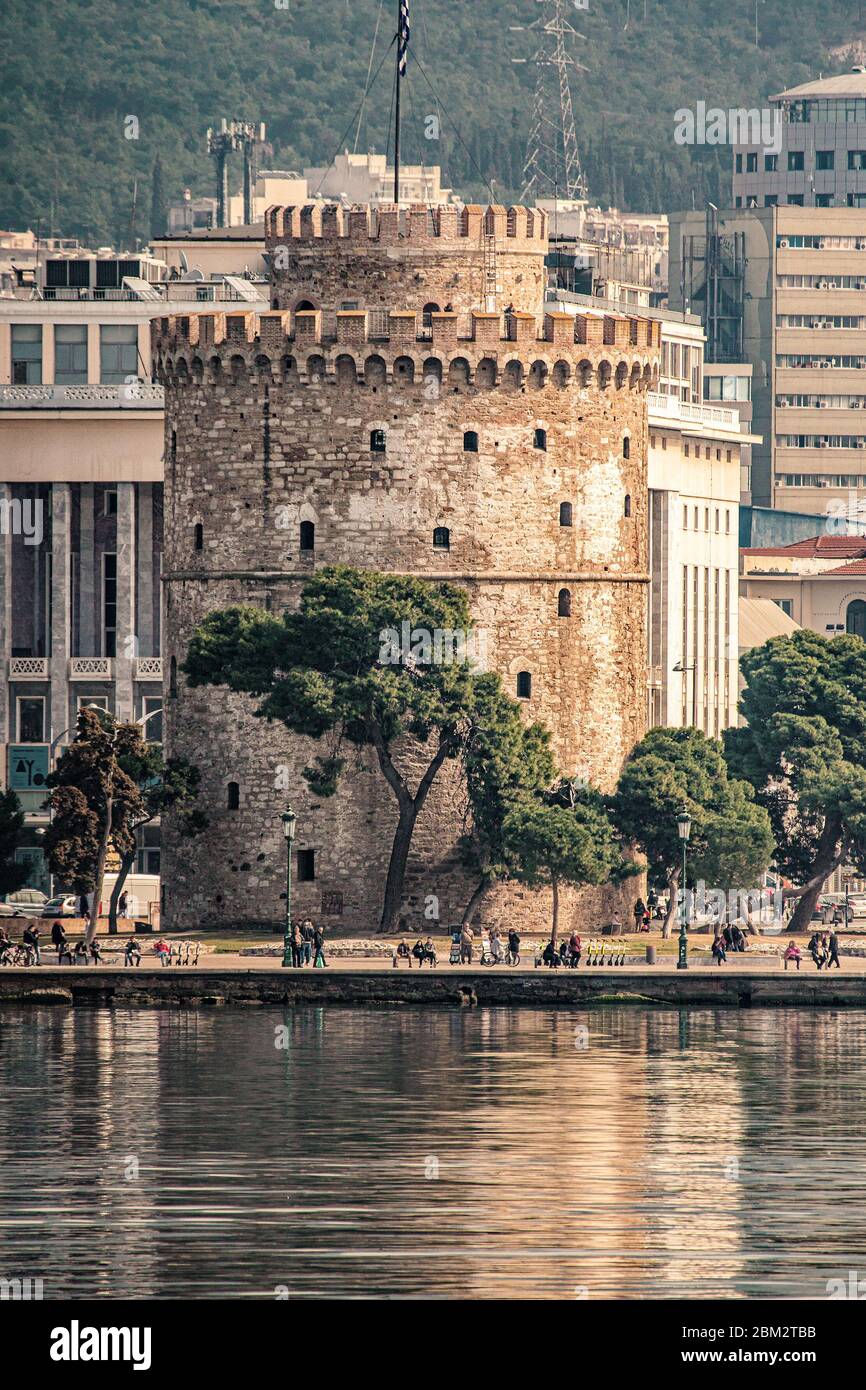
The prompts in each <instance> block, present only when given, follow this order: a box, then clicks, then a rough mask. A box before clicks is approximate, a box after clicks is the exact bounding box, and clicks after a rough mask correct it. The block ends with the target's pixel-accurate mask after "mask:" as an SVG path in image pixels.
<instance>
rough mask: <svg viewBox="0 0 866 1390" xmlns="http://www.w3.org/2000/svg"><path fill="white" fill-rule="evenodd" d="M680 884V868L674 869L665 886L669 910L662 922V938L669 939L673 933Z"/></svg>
mask: <svg viewBox="0 0 866 1390" xmlns="http://www.w3.org/2000/svg"><path fill="white" fill-rule="evenodd" d="M679 886H680V870H679V869H674V871H673V873H672V874H671V876H670V878H669V879H668V881H667V883H666V885H665V887H666V890H667V895H668V910H667V912H666V913H665V920H664V922H663V923H662V940H664V941H669V940H670V935H671V923H672V922H673V920H674V914H675V913H676V910H677V889H678V888H679Z"/></svg>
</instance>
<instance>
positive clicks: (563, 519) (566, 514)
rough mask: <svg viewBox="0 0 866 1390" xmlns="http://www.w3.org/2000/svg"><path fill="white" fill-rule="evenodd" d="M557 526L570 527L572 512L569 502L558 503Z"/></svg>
mask: <svg viewBox="0 0 866 1390" xmlns="http://www.w3.org/2000/svg"><path fill="white" fill-rule="evenodd" d="M559 524H560V526H572V525H573V524H574V522H573V520H572V510H571V503H570V502H560V504H559Z"/></svg>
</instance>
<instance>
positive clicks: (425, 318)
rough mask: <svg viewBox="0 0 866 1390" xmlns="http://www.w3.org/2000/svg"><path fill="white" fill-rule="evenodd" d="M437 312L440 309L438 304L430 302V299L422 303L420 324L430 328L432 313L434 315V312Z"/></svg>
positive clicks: (439, 311) (431, 325)
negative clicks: (426, 302) (428, 301)
mask: <svg viewBox="0 0 866 1390" xmlns="http://www.w3.org/2000/svg"><path fill="white" fill-rule="evenodd" d="M438 313H441V310H440V308H439V305H438V304H434V303H433V302H432V300H431V301H430V303H429V304H425V305H424V308H423V309H422V310H421V326H422V328H432V327H433V315H434V314H438Z"/></svg>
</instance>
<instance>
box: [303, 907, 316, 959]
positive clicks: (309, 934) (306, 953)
mask: <svg viewBox="0 0 866 1390" xmlns="http://www.w3.org/2000/svg"><path fill="white" fill-rule="evenodd" d="M314 936H315V932H314V930H313V924H312V922H311V921H310V919H309V917H308V918H307V920H306V921H305V922H303V923H302V924H301V942H302V947H301V949H302V954H303V964H304V965H309V964H310V961H311V960H312V959H313V938H314Z"/></svg>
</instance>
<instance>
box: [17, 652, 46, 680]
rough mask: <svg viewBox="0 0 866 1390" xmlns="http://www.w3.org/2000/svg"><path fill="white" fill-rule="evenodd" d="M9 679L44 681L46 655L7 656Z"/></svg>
mask: <svg viewBox="0 0 866 1390" xmlns="http://www.w3.org/2000/svg"><path fill="white" fill-rule="evenodd" d="M9 679H10V681H44V680H47V679H48V657H47V656H12V657H10V658H9Z"/></svg>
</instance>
